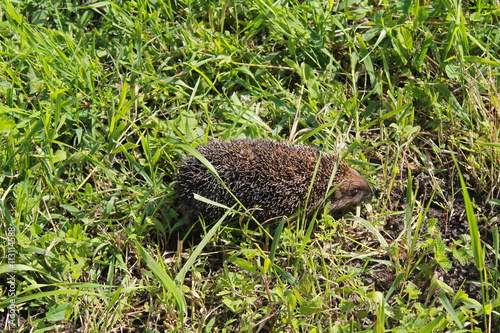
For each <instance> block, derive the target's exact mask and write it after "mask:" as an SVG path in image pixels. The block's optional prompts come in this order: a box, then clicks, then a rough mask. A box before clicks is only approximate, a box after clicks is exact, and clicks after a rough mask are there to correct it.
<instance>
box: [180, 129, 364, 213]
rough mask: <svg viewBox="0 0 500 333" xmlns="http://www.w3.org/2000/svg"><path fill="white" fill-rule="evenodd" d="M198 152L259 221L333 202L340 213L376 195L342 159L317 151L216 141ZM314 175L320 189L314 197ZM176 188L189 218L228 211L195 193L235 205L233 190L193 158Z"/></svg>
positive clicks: (255, 142)
mask: <svg viewBox="0 0 500 333" xmlns="http://www.w3.org/2000/svg"><path fill="white" fill-rule="evenodd" d="M198 151H199V152H200V153H201V154H202V155H203V156H204V157H205V158H206V159H207V160H208V161H210V163H211V164H212V165H213V166H214V168H215V169H216V170H217V173H218V174H219V176H220V177H221V179H222V180H223V181H224V183H225V184H226V186H227V188H228V189H229V190H230V191H231V192H232V193H233V194H234V195H235V196H236V197H237V198H238V200H239V201H240V202H241V203H242V204H243V205H244V206H245V208H247V209H252V208H255V210H254V211H253V215H254V216H255V217H256V218H257V219H258V220H259V221H265V220H267V219H271V218H274V217H280V216H290V215H292V214H293V213H294V212H295V211H296V210H297V209H298V208H299V206H300V207H305V206H306V205H307V208H306V209H307V212H308V213H309V214H311V213H313V212H314V211H316V210H318V209H321V208H322V207H324V205H325V203H326V202H330V203H331V204H330V206H329V210H330V211H332V212H337V213H338V212H342V211H345V210H347V209H349V208H351V207H353V206H356V205H358V204H359V203H361V202H363V201H367V200H369V199H370V198H371V197H372V189H371V187H370V185H369V184H368V183H367V182H366V180H365V179H363V177H361V176H360V175H359V173H357V172H356V171H355V170H354V169H352V168H351V167H349V166H348V165H347V164H346V163H345V162H343V161H337V157H336V156H334V155H329V154H322V153H320V152H319V151H318V150H316V149H314V148H311V147H307V146H302V145H294V144H291V143H286V142H277V141H272V140H263V139H261V140H233V141H219V140H215V141H211V142H209V143H207V144H206V145H204V146H201V147H199V148H198ZM318 159H319V165H318ZM334 172H335V173H334ZM313 175H315V179H314V185H313V187H312V190H311V193H310V196H309V197H308V192H309V188H310V186H311V182H312V181H313ZM332 175H333V181H332V183H331V186H330V187H329V186H328V185H329V182H330V178H331V177H332ZM337 185H338V188H337V189H336V190H335V191H334V192H333V194H332V195H331V196H330V197H329V198H326V199H325V197H326V195H327V193H328V192H331V190H333V189H334V188H335V186H337ZM176 189H177V193H178V195H179V199H180V202H181V204H182V206H183V207H184V210H186V211H187V213H188V215H189V217H195V216H196V215H198V214H202V215H203V216H204V217H205V218H206V219H209V220H215V219H217V218H219V217H220V216H221V215H222V214H223V213H224V210H223V209H221V208H218V207H215V206H212V205H209V204H207V203H204V202H201V201H199V200H196V199H194V194H195V193H196V194H199V195H201V196H203V197H206V198H208V199H210V200H212V201H215V202H218V203H221V204H224V205H226V206H229V207H231V206H232V205H234V204H235V200H234V198H233V197H232V196H231V195H230V194H229V192H228V191H227V190H226V189H224V187H223V186H222V185H221V184H220V183H219V181H218V180H217V179H216V178H215V177H214V176H213V175H212V174H211V173H210V172H209V171H208V170H207V168H206V167H205V166H204V165H203V164H202V163H201V162H200V161H199V160H198V159H196V158H195V157H193V156H190V157H187V158H186V159H185V160H184V161H183V162H182V163H181V165H180V167H179V175H178V177H177V184H176Z"/></svg>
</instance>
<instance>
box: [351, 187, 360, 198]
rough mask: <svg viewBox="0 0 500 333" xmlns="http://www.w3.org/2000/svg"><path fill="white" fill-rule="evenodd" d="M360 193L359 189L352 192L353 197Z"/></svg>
mask: <svg viewBox="0 0 500 333" xmlns="http://www.w3.org/2000/svg"><path fill="white" fill-rule="evenodd" d="M358 193H359V190H358V189H356V188H355V189H354V190H351V197H355V196H356V195H357V194H358Z"/></svg>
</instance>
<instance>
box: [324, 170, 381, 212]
mask: <svg viewBox="0 0 500 333" xmlns="http://www.w3.org/2000/svg"><path fill="white" fill-rule="evenodd" d="M339 171H340V172H341V174H342V177H341V178H340V179H342V180H341V181H340V183H339V186H338V188H337V189H336V190H335V191H334V192H333V194H332V196H331V197H330V201H331V204H330V207H329V211H330V212H333V213H341V212H345V211H348V210H350V209H352V208H353V207H355V206H357V205H359V204H361V203H362V202H367V201H369V200H370V199H371V198H372V196H373V191H372V188H371V186H370V184H368V182H367V181H366V180H365V179H364V178H363V177H361V175H360V174H359V173H358V172H357V171H356V170H354V169H351V168H350V167H345V168H341V170H339Z"/></svg>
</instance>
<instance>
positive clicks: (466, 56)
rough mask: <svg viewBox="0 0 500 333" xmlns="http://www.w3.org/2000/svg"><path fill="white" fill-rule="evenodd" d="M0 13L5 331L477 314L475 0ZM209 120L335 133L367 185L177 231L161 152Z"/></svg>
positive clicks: (378, 325) (483, 288) (484, 262)
mask: <svg viewBox="0 0 500 333" xmlns="http://www.w3.org/2000/svg"><path fill="white" fill-rule="evenodd" d="M0 17H1V18H2V22H3V24H2V25H1V26H0V34H1V36H2V37H3V38H1V39H0V65H1V66H0V132H1V134H2V135H1V136H0V145H1V146H0V148H1V149H0V184H1V186H0V217H1V221H2V222H1V223H0V226H1V228H2V233H1V235H2V236H1V237H2V249H3V253H4V258H5V259H4V261H3V262H2V265H1V266H0V272H1V274H2V282H3V285H4V286H7V287H9V288H10V289H7V288H4V289H3V290H5V291H4V293H2V294H1V295H0V308H1V309H2V311H3V313H4V314H5V315H6V316H5V317H4V318H5V320H4V321H3V323H6V324H4V327H6V329H7V330H10V331H17V332H22V331H25V330H26V329H28V328H30V329H31V330H35V331H47V330H51V331H71V330H76V329H79V330H80V331H82V332H101V331H113V330H124V329H129V330H141V331H142V330H149V331H169V332H173V331H179V330H182V331H207V332H208V331H251V330H257V331H271V330H274V331H290V332H291V331H349V332H352V331H376V332H382V331H399V330H401V331H403V330H406V331H412V332H413V331H414V332H416V331H419V332H433V331H434V332H439V331H445V330H468V331H471V332H480V331H488V332H495V330H497V327H498V323H499V315H498V308H499V301H498V293H497V292H496V290H498V261H499V257H498V253H499V233H498V215H499V212H500V208H499V201H498V198H499V197H500V178H499V177H500V176H499V174H498V170H499V169H500V165H499V161H500V158H499V157H500V153H499V137H498V133H499V124H500V122H499V119H500V105H499V101H498V86H499V84H498V77H499V72H498V68H499V64H500V59H498V53H499V52H498V49H499V47H498V36H499V34H500V30H499V29H498V28H497V27H498V24H499V13H498V4H497V3H496V2H495V1H479V2H477V3H474V4H470V3H468V2H460V1H447V0H439V1H435V2H432V3H429V2H423V3H422V2H420V3H417V2H411V3H410V2H404V3H403V2H394V3H384V4H381V5H377V6H375V5H373V4H371V3H370V2H367V1H361V2H356V3H350V2H332V1H330V2H318V1H309V2H300V1H278V2H271V1H268V0H258V1H225V2H224V1H199V2H197V3H196V4H195V3H194V2H189V1H183V0H180V1H163V0H158V1H142V0H139V1H132V2H130V1H128V2H126V1H116V2H113V3H110V2H106V1H102V2H95V3H86V4H80V3H78V2H62V1H50V2H43V3H37V2H32V1H20V2H2V3H1V4H0ZM215 137H216V138H222V139H230V138H244V137H250V138H257V137H268V138H275V139H280V140H285V139H292V140H295V141H298V142H301V143H304V144H314V145H319V146H322V147H324V148H325V149H326V150H335V151H339V153H340V154H341V156H342V157H344V158H345V159H347V160H349V161H350V162H352V163H353V164H355V165H356V168H357V169H359V170H360V171H362V172H363V173H364V175H365V176H366V178H368V179H369V180H370V182H372V183H374V184H376V185H378V186H379V187H380V188H382V189H383V194H382V195H381V196H380V197H379V198H377V199H376V200H375V201H374V202H373V203H372V204H371V205H368V207H367V208H369V209H368V210H362V211H360V212H357V213H356V214H354V215H348V216H345V217H343V218H334V217H332V216H330V215H328V214H327V212H319V213H318V214H317V215H316V216H315V217H314V218H313V219H312V220H306V219H304V218H303V217H302V218H301V217H300V214H298V216H299V217H298V220H296V221H295V222H293V221H292V222H290V221H288V220H281V221H277V222H276V223H275V224H274V227H273V228H270V227H269V228H268V227H267V226H266V225H264V226H258V227H255V226H252V225H251V224H246V223H245V220H244V219H242V222H241V224H232V223H229V222H227V221H226V220H224V222H223V221H222V220H221V221H218V222H217V221H205V222H206V223H207V224H208V227H207V228H206V229H205V230H203V231H202V236H203V237H202V239H201V240H199V239H198V240H196V239H197V238H194V240H195V242H194V244H192V245H193V246H192V247H189V246H188V244H189V240H190V239H191V237H192V236H193V235H192V234H191V233H190V232H189V230H187V231H185V234H182V233H179V231H182V230H183V229H182V228H183V226H182V224H183V219H182V216H181V215H180V211H178V207H177V206H176V200H175V197H176V195H175V193H174V191H173V188H174V186H173V182H174V180H175V174H176V171H177V163H178V161H180V160H181V159H182V158H183V157H184V156H185V154H186V149H185V147H186V145H188V146H196V145H197V144H200V143H204V142H206V141H208V140H209V139H211V138H215ZM180 142H182V144H180ZM216 222H217V223H216ZM12 245H13V246H12ZM11 264H12V265H13V266H11ZM10 290H12V291H15V292H13V293H10V292H9V291H10ZM11 304H14V305H15V306H14V307H10V308H9V306H10V305H11ZM7 314H8V315H7ZM14 315H15V317H14Z"/></svg>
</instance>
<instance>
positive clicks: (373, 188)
mask: <svg viewBox="0 0 500 333" xmlns="http://www.w3.org/2000/svg"><path fill="white" fill-rule="evenodd" d="M380 192H381V191H380V189H379V188H378V187H376V186H372V193H373V196H374V197H378V196H379V195H380Z"/></svg>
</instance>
